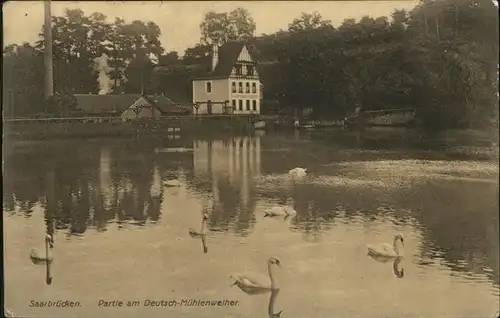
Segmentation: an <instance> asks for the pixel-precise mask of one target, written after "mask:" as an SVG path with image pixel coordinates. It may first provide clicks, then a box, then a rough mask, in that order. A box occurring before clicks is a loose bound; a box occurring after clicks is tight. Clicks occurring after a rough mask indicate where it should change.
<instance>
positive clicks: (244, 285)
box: [230, 257, 281, 294]
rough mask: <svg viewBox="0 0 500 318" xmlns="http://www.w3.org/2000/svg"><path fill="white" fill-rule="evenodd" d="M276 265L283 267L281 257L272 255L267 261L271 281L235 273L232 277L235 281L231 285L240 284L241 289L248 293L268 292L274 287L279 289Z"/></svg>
mask: <svg viewBox="0 0 500 318" xmlns="http://www.w3.org/2000/svg"><path fill="white" fill-rule="evenodd" d="M274 265H277V266H279V267H281V264H280V261H279V259H277V258H276V257H270V258H269V260H268V261H267V273H268V275H269V282H264V281H262V280H261V279H259V278H258V277H255V276H254V275H251V274H234V275H231V276H230V278H232V279H234V282H233V283H232V284H231V285H230V286H234V285H236V286H238V287H239V288H240V289H241V290H243V291H244V292H246V293H248V294H253V293H259V292H268V291H269V290H272V289H277V288H278V284H277V282H276V279H275V277H274V271H273V269H274V268H275V266H274Z"/></svg>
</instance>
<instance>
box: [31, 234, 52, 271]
mask: <svg viewBox="0 0 500 318" xmlns="http://www.w3.org/2000/svg"><path fill="white" fill-rule="evenodd" d="M49 247H50V248H51V249H52V248H54V239H53V237H52V235H50V234H46V235H45V256H42V255H40V254H39V253H38V252H37V251H36V250H35V249H34V248H31V249H30V259H31V261H32V262H33V264H46V263H47V262H48V263H52V261H53V260H54V256H53V255H52V254H51V253H50V250H49Z"/></svg>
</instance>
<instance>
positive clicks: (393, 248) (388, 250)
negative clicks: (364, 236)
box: [367, 233, 404, 257]
mask: <svg viewBox="0 0 500 318" xmlns="http://www.w3.org/2000/svg"><path fill="white" fill-rule="evenodd" d="M399 241H401V244H402V245H403V246H404V239H403V234H401V233H399V234H397V235H395V236H394V239H393V241H392V245H390V244H388V243H382V244H378V245H368V246H367V247H368V253H369V254H372V255H376V256H385V257H398V256H400V254H399V244H398V243H399Z"/></svg>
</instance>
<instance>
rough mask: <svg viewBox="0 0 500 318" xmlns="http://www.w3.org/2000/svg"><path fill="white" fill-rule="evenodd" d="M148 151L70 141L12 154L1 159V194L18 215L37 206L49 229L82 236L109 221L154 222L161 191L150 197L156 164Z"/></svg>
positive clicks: (157, 214)
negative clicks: (42, 209) (2, 173)
mask: <svg viewBox="0 0 500 318" xmlns="http://www.w3.org/2000/svg"><path fill="white" fill-rule="evenodd" d="M149 153H152V152H149ZM149 153H146V154H140V153H137V152H133V151H130V150H125V151H124V149H123V148H120V147H109V148H108V147H107V146H104V147H101V146H99V145H92V144H90V145H75V144H74V143H64V144H57V143H54V144H51V145H50V146H47V145H46V144H42V145H40V146H35V147H33V148H31V149H29V151H24V152H17V153H16V152H13V153H12V154H11V155H10V156H9V157H8V158H7V160H6V166H5V169H6V172H7V173H6V174H7V175H6V177H7V176H8V178H6V179H5V182H4V184H5V187H4V198H5V199H6V200H5V201H6V202H8V208H9V209H14V208H15V205H17V206H19V207H20V212H21V213H28V214H29V213H31V212H30V210H31V208H32V207H33V205H34V204H36V203H39V204H41V206H42V207H44V208H45V217H46V222H47V227H48V230H49V233H50V231H52V230H51V229H53V228H55V229H67V230H68V231H69V234H82V233H84V232H85V231H86V230H87V227H88V226H92V227H95V228H96V229H97V230H100V231H101V230H104V229H105V228H106V224H107V223H108V222H109V221H110V220H113V219H122V220H135V221H136V222H137V223H138V224H142V223H144V222H145V221H146V219H147V218H150V219H152V220H158V219H159V216H160V205H161V192H160V193H159V194H158V193H157V194H155V195H154V196H153V195H151V185H152V178H153V167H154V166H155V162H154V157H153V156H152V155H149ZM104 157H105V158H104ZM103 159H104V160H103ZM102 162H107V163H109V165H108V166H105V165H104V166H103V164H102ZM14 199H15V200H14Z"/></svg>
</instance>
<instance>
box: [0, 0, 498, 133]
mask: <svg viewBox="0 0 500 318" xmlns="http://www.w3.org/2000/svg"><path fill="white" fill-rule="evenodd" d="M52 23H53V38H54V56H55V59H54V74H55V90H56V92H58V93H59V95H60V96H67V95H71V94H74V93H85V94H88V93H98V92H99V91H100V90H101V91H107V92H109V93H121V92H126V93H140V91H141V87H142V86H143V85H144V88H145V90H146V91H147V92H151V93H160V92H164V93H166V94H167V95H168V96H170V97H171V98H172V99H174V100H177V101H179V102H183V101H185V100H190V99H191V98H190V94H191V91H190V90H191V85H190V79H191V78H192V77H193V76H195V75H196V74H197V72H198V71H199V69H200V68H199V66H200V64H202V63H203V61H204V60H206V59H207V58H208V54H209V52H210V44H211V43H213V42H218V43H220V44H221V43H224V42H225V41H230V40H245V41H248V42H249V46H250V48H251V51H252V53H253V55H254V57H255V58H256V59H257V60H258V61H259V72H260V75H261V80H262V82H263V84H264V100H265V104H267V105H269V104H277V105H279V108H281V109H282V110H283V109H287V108H312V110H313V113H312V114H313V116H316V117H320V116H321V117H325V116H332V117H334V116H345V115H349V114H351V113H353V112H354V111H355V109H356V108H357V107H361V109H363V110H377V109H388V108H404V107H415V108H417V117H418V119H419V123H420V124H421V125H422V126H423V127H425V128H428V129H430V130H437V129H449V128H485V127H491V126H492V125H494V126H496V124H497V122H498V35H499V34H498V8H497V7H496V6H495V5H494V4H493V3H492V1H491V0H439V1H428V0H426V1H422V2H421V3H420V4H419V5H417V6H416V7H415V8H414V9H413V10H411V11H409V12H406V11H404V10H395V11H394V12H393V13H392V15H391V16H390V17H370V16H364V17H363V18H361V19H360V20H359V21H355V20H354V19H346V20H344V21H343V23H342V24H341V25H340V26H333V25H332V24H331V22H330V21H327V20H325V19H323V18H322V17H321V15H320V13H318V12H313V13H303V14H302V15H301V16H300V17H297V18H296V19H294V20H293V21H291V23H290V24H289V27H288V30H280V31H278V32H276V33H274V34H262V35H260V36H257V37H253V36H252V34H254V31H255V28H256V25H255V22H254V21H253V19H252V17H251V16H250V14H249V13H248V12H247V11H246V10H244V9H236V10H234V11H232V12H228V13H225V12H209V13H207V14H206V16H205V19H204V20H203V21H201V23H200V31H201V32H200V33H201V35H202V36H201V39H200V43H199V44H198V45H196V46H194V47H192V48H188V49H186V51H185V52H184V55H183V57H182V58H181V57H179V55H180V54H179V53H178V52H168V51H167V50H165V48H164V47H162V45H161V43H160V41H159V37H160V34H161V30H160V28H159V26H158V25H157V24H155V23H154V22H148V21H146V22H143V21H132V22H131V23H126V22H125V21H123V20H121V19H118V18H117V19H115V21H114V22H113V23H109V22H108V19H107V18H106V17H105V16H104V15H102V14H100V13H94V14H92V15H90V16H86V15H85V14H84V12H83V11H81V10H67V11H66V13H65V15H64V16H62V17H53V18H52ZM102 39H105V41H102ZM42 51H43V35H41V41H40V42H38V43H36V45H34V46H32V45H30V44H22V45H11V46H8V47H7V48H5V50H4V53H3V55H4V85H5V86H4V92H5V93H4V105H9V107H4V109H5V115H6V116H27V115H33V114H35V113H38V112H40V110H43V111H44V112H51V113H61V112H66V113H67V112H71V111H74V110H75V109H76V107H77V106H76V105H75V104H74V103H72V102H71V98H63V97H58V101H57V102H56V103H51V104H50V105H51V106H50V107H48V106H44V105H42V104H43V103H42V102H41V101H42V100H43V96H41V93H42V92H43V58H42V56H41V52H42ZM96 65H99V67H100V69H101V73H102V72H104V73H106V75H107V76H108V77H109V78H110V82H111V87H105V88H103V87H100V86H99V76H100V72H99V68H97V67H96ZM71 74H79V76H71ZM53 105H56V106H53Z"/></svg>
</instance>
